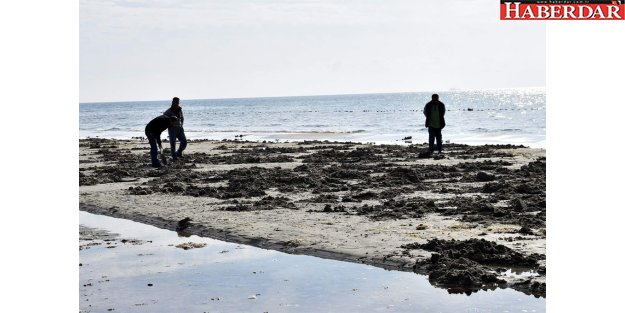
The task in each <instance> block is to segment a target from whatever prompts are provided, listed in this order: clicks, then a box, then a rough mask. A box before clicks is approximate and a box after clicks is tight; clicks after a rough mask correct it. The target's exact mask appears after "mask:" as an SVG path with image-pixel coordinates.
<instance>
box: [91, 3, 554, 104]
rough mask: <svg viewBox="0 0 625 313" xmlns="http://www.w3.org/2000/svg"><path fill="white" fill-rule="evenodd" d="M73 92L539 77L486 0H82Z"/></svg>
mask: <svg viewBox="0 0 625 313" xmlns="http://www.w3.org/2000/svg"><path fill="white" fill-rule="evenodd" d="M79 30H80V101H81V102H98V101H127V100H164V99H171V98H172V97H173V96H178V97H180V98H182V99H203V98H233V97H234V98H236V97H264V96H294V95H319V94H352V93H376V92H409V91H440V90H448V89H450V88H458V89H489V88H508V87H542V86H545V54H546V51H545V23H544V22H536V21H521V22H519V21H500V20H499V3H498V1H492V0H432V1H415V0H405V1H404V0H379V1H374V0H354V1H338V0H337V1H329V0H328V1H322V0H283V1H281V0H268V1H263V0H229V1H218V0H215V1H211V0H196V1H193V0H189V1H166V0H144V1H122V0H120V1H115V0H81V1H80V29H79Z"/></svg>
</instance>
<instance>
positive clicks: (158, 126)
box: [145, 115, 178, 167]
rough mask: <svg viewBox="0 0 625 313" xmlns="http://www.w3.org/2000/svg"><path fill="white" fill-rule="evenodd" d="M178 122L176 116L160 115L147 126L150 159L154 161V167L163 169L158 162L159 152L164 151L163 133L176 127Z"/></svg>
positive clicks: (146, 133) (146, 134)
mask: <svg viewBox="0 0 625 313" xmlns="http://www.w3.org/2000/svg"><path fill="white" fill-rule="evenodd" d="M177 120H178V118H177V117H175V116H165V115H160V116H157V117H155V118H154V119H152V120H151V121H150V122H149V123H148V124H147V125H146V126H145V136H146V137H147V138H148V142H149V143H150V159H151V160H152V166H153V167H161V162H160V161H159V160H158V150H160V149H163V145H161V133H162V132H163V131H164V130H165V129H167V128H170V127H172V126H173V125H175V124H176V121H177ZM157 146H158V148H157Z"/></svg>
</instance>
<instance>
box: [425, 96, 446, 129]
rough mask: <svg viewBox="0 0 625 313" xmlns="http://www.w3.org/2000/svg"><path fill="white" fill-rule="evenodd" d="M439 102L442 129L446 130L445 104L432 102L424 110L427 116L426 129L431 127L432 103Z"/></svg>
mask: <svg viewBox="0 0 625 313" xmlns="http://www.w3.org/2000/svg"><path fill="white" fill-rule="evenodd" d="M434 102H438V115H439V119H440V121H441V129H443V128H445V104H444V103H442V102H440V101H438V100H432V101H430V102H428V103H427V104H426V105H425V108H423V114H425V127H430V126H429V125H430V112H432V103H434Z"/></svg>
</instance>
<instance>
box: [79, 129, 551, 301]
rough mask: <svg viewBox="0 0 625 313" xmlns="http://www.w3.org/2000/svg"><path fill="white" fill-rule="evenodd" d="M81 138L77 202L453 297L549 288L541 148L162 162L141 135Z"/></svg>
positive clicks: (263, 147)
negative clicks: (424, 280)
mask: <svg viewBox="0 0 625 313" xmlns="http://www.w3.org/2000/svg"><path fill="white" fill-rule="evenodd" d="M79 145H80V150H79V153H80V164H79V180H80V189H79V190H80V196H79V201H80V210H84V211H88V212H91V213H96V214H103V215H108V216H113V217H120V218H126V219H130V220H133V221H138V222H143V223H146V224H150V225H154V226H157V227H161V228H165V229H171V230H178V231H180V232H181V233H182V234H185V233H186V234H196V235H200V236H205V237H211V238H215V239H220V240H225V241H229V242H235V243H242V244H248V245H252V246H257V247H261V248H267V249H275V250H279V251H284V252H288V253H294V254H306V255H313V256H319V257H324V258H331V259H337V260H346V261H351V262H358V263H365V264H370V265H375V266H379V267H384V268H388V269H398V270H404V271H414V272H417V273H421V274H426V275H429V279H430V282H431V283H432V284H433V285H435V286H439V287H442V288H447V289H448V290H449V291H450V292H471V291H476V290H480V289H492V288H497V287H499V288H508V287H509V288H514V289H516V290H520V291H523V292H525V293H527V294H532V295H534V296H537V297H545V296H546V281H545V275H546V262H545V259H546V227H545V209H546V196H545V182H546V179H545V168H546V159H545V153H546V152H545V150H544V149H530V148H526V147H521V146H512V145H497V146H490V145H487V146H467V145H457V144H449V145H446V146H445V151H444V153H443V154H442V155H437V154H435V155H434V157H433V158H422V157H420V155H421V153H422V152H423V151H425V150H426V146H425V145H423V144H416V145H370V144H357V143H334V142H320V141H312V142H291V143H277V142H264V143H259V142H244V141H190V142H189V146H188V148H187V150H186V151H185V152H186V154H185V158H184V160H183V161H181V162H176V163H171V162H169V164H168V165H167V166H165V167H163V168H160V169H154V168H152V167H150V166H149V145H148V143H147V142H146V141H141V140H138V139H136V140H110V139H93V138H92V139H83V140H80V143H79ZM163 146H164V147H166V146H168V144H165V143H164V144H163ZM166 151H167V149H166ZM170 161H171V160H170ZM510 268H513V269H527V270H532V272H534V273H535V274H536V275H534V276H532V277H526V278H523V279H510V278H507V277H504V275H503V273H504V272H505V271H506V270H508V269H510Z"/></svg>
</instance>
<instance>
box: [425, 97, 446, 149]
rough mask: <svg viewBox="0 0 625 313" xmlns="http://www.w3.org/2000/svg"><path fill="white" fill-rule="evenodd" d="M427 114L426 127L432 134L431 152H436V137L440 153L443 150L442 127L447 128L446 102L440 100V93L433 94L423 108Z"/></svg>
mask: <svg viewBox="0 0 625 313" xmlns="http://www.w3.org/2000/svg"><path fill="white" fill-rule="evenodd" d="M423 114H424V115H425V127H427V129H428V133H429V135H430V138H429V143H430V150H429V152H430V154H432V153H433V152H434V139H436V149H437V150H438V153H441V152H442V151H443V135H442V133H441V131H442V129H443V128H445V104H444V103H442V102H440V101H438V95H437V94H433V95H432V100H431V101H430V102H428V103H427V104H426V105H425V107H424V108H423Z"/></svg>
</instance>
